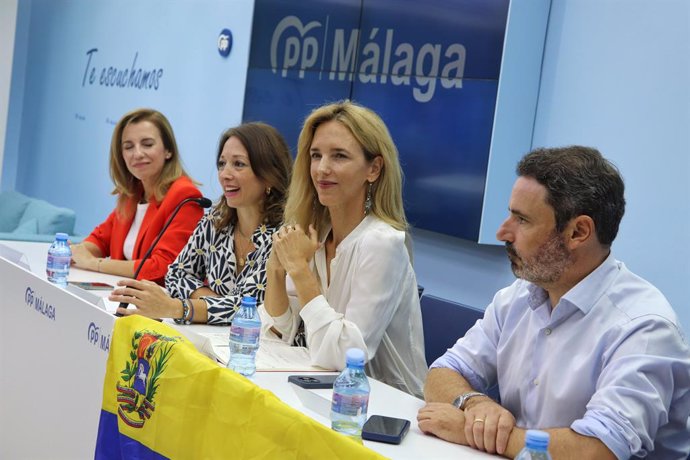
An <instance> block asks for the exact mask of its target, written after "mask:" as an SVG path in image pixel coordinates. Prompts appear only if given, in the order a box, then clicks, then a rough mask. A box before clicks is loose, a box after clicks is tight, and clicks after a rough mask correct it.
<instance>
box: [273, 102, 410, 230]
mask: <svg viewBox="0 0 690 460" xmlns="http://www.w3.org/2000/svg"><path fill="white" fill-rule="evenodd" d="M332 120H335V121H338V122H339V123H342V124H343V125H344V126H345V127H347V128H348V129H349V130H350V132H351V133H352V135H353V136H354V138H355V139H356V140H357V142H359V144H360V146H361V147H362V150H363V151H364V157H365V158H366V160H367V161H368V162H370V163H371V162H372V161H374V159H375V158H376V157H378V156H380V157H381V158H382V159H383V166H382V168H381V173H380V174H379V177H378V179H377V180H376V181H375V182H374V183H373V184H372V186H371V199H372V206H371V210H370V211H369V212H370V213H371V214H373V215H375V216H376V217H378V218H379V219H381V220H383V221H384V222H386V223H388V224H389V225H391V226H392V227H394V228H396V229H398V230H402V231H406V230H407V219H406V218H405V210H404V208H403V201H402V171H401V169H400V161H399V160H398V149H397V148H396V147H395V144H394V143H393V139H392V138H391V135H390V133H389V132H388V128H386V125H385V123H384V122H383V120H381V118H380V117H379V116H378V115H377V114H376V113H375V112H373V111H372V110H370V109H368V108H366V107H363V106H361V105H358V104H355V103H353V102H351V101H347V100H346V101H340V102H336V103H333V104H327V105H324V106H321V107H319V108H317V109H315V110H314V111H312V112H311V114H309V116H308V117H307V119H306V120H305V121H304V126H303V127H302V132H301V133H300V135H299V141H298V143H297V158H296V159H295V167H294V169H293V172H292V181H291V182H290V189H289V193H288V200H287V204H286V205H285V222H286V223H292V224H299V225H301V226H302V228H305V229H306V228H308V227H309V224H314V226H315V227H316V230H317V231H318V232H319V235H321V234H322V232H323V230H324V229H325V227H326V226H327V225H328V224H329V223H330V216H329V214H328V208H326V207H325V206H323V205H322V204H321V203H320V202H319V200H318V197H317V194H316V189H315V187H314V183H313V182H312V179H311V155H310V148H311V144H312V141H313V140H314V133H315V132H316V129H317V128H318V127H319V126H320V125H321V124H322V123H326V122H328V121H332Z"/></svg>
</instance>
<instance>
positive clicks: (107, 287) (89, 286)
mask: <svg viewBox="0 0 690 460" xmlns="http://www.w3.org/2000/svg"><path fill="white" fill-rule="evenodd" d="M69 284H71V285H72V286H76V287H78V288H82V289H86V290H87V291H112V290H113V289H115V286H113V285H112V284H108V283H101V282H97V281H70V282H69Z"/></svg>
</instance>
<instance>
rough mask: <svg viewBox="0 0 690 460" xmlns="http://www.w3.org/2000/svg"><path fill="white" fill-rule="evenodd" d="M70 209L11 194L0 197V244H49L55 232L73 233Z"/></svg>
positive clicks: (3, 193)
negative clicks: (7, 241)
mask: <svg viewBox="0 0 690 460" xmlns="http://www.w3.org/2000/svg"><path fill="white" fill-rule="evenodd" d="M76 217H77V216H76V214H75V212H74V211H72V210H71V209H67V208H60V207H57V206H54V205H52V204H50V203H48V202H47V201H44V200H39V199H36V198H30V197H28V196H26V195H23V194H21V193H19V192H15V191H6V192H1V193H0V240H20V241H42V242H51V241H53V239H54V238H55V234H56V233H57V232H64V233H67V234H68V235H72V234H73V233H74V222H75V220H76Z"/></svg>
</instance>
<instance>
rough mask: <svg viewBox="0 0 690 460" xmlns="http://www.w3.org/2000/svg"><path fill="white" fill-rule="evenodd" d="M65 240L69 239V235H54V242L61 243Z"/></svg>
mask: <svg viewBox="0 0 690 460" xmlns="http://www.w3.org/2000/svg"><path fill="white" fill-rule="evenodd" d="M67 238H69V235H68V234H67V233H62V232H60V233H56V234H55V239H56V240H62V241H67Z"/></svg>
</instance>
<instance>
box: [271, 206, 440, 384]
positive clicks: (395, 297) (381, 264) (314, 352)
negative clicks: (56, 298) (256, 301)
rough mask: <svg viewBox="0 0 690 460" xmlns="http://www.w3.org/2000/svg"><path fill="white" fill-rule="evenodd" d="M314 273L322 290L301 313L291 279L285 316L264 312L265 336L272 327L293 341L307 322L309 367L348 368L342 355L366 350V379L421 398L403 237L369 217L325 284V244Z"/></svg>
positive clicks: (412, 283)
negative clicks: (375, 380) (368, 376)
mask: <svg viewBox="0 0 690 460" xmlns="http://www.w3.org/2000/svg"><path fill="white" fill-rule="evenodd" d="M312 270H314V271H315V272H316V275H317V277H318V278H319V280H320V283H321V293H322V295H319V296H318V297H316V298H314V299H312V300H311V301H310V302H309V303H307V304H306V305H305V306H304V308H302V309H301V310H300V304H299V300H298V298H297V292H296V290H295V286H294V283H293V282H292V280H291V279H290V277H289V276H288V277H287V291H288V297H289V301H290V308H288V310H287V311H286V313H285V314H283V315H282V316H280V317H276V318H271V317H270V315H268V314H266V313H265V311H264V312H262V313H263V314H262V317H264V319H265V321H264V327H265V332H266V333H268V334H271V332H270V331H268V328H270V327H271V326H273V327H275V328H276V329H277V330H278V331H280V332H281V333H282V335H283V340H284V341H285V342H288V343H292V342H293V339H294V337H295V334H296V333H297V332H298V328H299V324H300V317H301V319H302V320H303V321H304V330H305V333H306V339H307V346H308V347H309V352H310V355H311V361H312V364H314V365H318V366H321V367H325V368H332V369H343V368H344V367H345V351H346V350H347V349H348V348H350V347H358V348H361V349H363V350H366V351H367V354H368V359H369V362H368V363H367V368H366V370H367V374H369V375H370V376H371V377H373V378H375V379H377V380H381V381H383V382H385V383H387V384H389V385H391V386H393V387H396V388H398V389H401V390H403V391H406V392H408V393H410V394H413V395H415V396H418V397H422V394H423V393H422V388H423V384H424V379H425V377H426V373H427V366H426V361H425V358H424V333H423V330H422V314H421V309H420V306H419V294H418V290H417V280H416V278H415V274H414V271H413V269H412V266H411V264H410V258H409V256H408V252H407V249H406V247H405V232H402V231H399V230H396V229H394V228H393V227H391V226H390V225H388V224H387V223H385V222H383V221H382V220H380V219H378V218H377V217H374V216H367V217H365V218H364V220H362V222H361V223H360V224H359V225H358V226H357V227H356V228H355V229H354V230H353V231H352V232H351V233H350V234H349V235H348V236H347V237H346V238H345V239H344V240H343V241H342V242H341V243H340V245H339V246H338V248H337V249H336V253H335V257H334V258H333V260H332V261H331V271H330V272H331V284H330V285H328V284H327V282H326V280H327V271H326V251H325V248H324V245H321V247H320V248H319V250H318V251H317V252H316V254H315V256H314V261H313V262H312Z"/></svg>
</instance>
